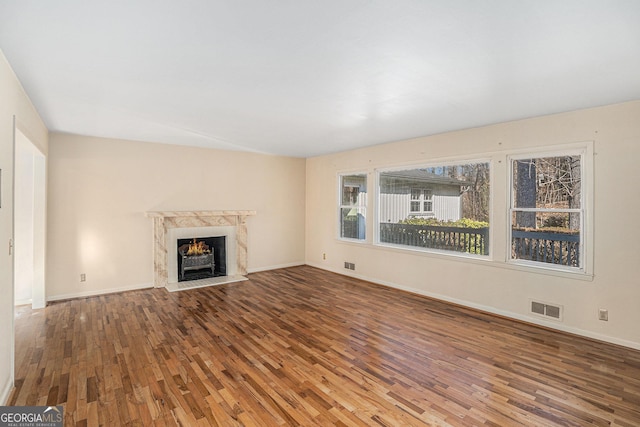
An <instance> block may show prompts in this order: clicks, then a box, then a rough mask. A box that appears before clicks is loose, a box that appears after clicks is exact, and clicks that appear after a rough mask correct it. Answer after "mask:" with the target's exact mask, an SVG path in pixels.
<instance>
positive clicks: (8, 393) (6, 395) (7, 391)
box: [0, 378, 13, 406]
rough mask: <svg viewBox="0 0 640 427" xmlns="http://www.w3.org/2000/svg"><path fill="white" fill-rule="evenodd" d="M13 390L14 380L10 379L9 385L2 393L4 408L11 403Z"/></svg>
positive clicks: (0, 396)
mask: <svg viewBox="0 0 640 427" xmlns="http://www.w3.org/2000/svg"><path fill="white" fill-rule="evenodd" d="M11 390H13V381H12V378H8V381H7V383H6V384H5V385H4V386H3V387H2V390H1V391H0V403H1V404H2V406H6V405H7V403H9V396H11Z"/></svg>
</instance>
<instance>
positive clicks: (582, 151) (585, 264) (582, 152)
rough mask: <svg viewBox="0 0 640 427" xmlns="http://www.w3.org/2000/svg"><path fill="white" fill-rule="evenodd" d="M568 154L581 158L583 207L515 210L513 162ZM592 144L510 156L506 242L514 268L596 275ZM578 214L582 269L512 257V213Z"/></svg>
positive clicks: (552, 148)
mask: <svg viewBox="0 0 640 427" xmlns="http://www.w3.org/2000/svg"><path fill="white" fill-rule="evenodd" d="M569 155H574V156H575V155H579V156H580V186H581V187H580V208H579V209H575V208H574V209H569V208H568V209H541V208H517V209H515V210H514V203H515V201H514V195H513V175H514V174H513V162H514V161H515V160H522V159H531V158H542V157H560V156H569ZM593 158H594V149H593V141H587V142H582V143H576V144H567V145H558V146H554V147H543V148H540V149H530V150H526V151H525V150H518V151H517V152H511V153H508V154H507V165H508V167H507V174H508V177H507V180H506V181H507V221H506V226H507V233H506V236H507V239H506V242H505V243H506V251H505V255H506V259H505V261H506V263H507V265H510V266H513V267H516V268H518V267H522V268H526V269H533V270H546V271H549V272H551V273H553V272H557V273H559V274H562V273H569V274H572V275H585V276H592V275H593V232H594V226H593V209H594V206H593V163H594V160H593ZM515 211H518V212H578V213H580V214H581V215H580V245H579V251H580V255H579V256H580V261H579V263H580V267H569V266H562V265H557V264H550V263H543V262H538V261H528V260H521V259H513V258H512V257H511V244H512V243H511V242H512V231H513V230H512V223H511V218H512V214H513V212H515Z"/></svg>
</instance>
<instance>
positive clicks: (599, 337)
mask: <svg viewBox="0 0 640 427" xmlns="http://www.w3.org/2000/svg"><path fill="white" fill-rule="evenodd" d="M307 265H309V266H311V267H315V268H319V269H321V270H327V271H331V272H332V273H337V274H341V275H343V276H349V277H354V278H356V279H360V280H364V281H367V282H371V283H375V284H377V285H382V286H386V287H389V288H394V289H398V290H401V291H405V292H410V293H412V294H417V295H422V296H425V297H428V298H433V299H436V300H439V301H444V302H449V303H451V304H456V305H460V306H463V307H468V308H472V309H474V310H478V311H482V312H485V313H489V314H495V315H496V316H501V317H507V318H509V319H513V320H517V321H519V322H523V323H529V324H533V325H536V326H540V327H543V328H547V329H553V330H556V331H559V332H565V333H568V334H572V335H579V336H581V337H584V338H589V339H592V340H596V341H602V342H606V343H609V344H615V345H619V346H622V347H627V348H632V349H634V350H640V343H638V342H634V341H628V340H624V339H621V338H616V337H611V336H608V335H603V334H599V333H597V332H592V331H588V330H584V329H580V328H575V327H571V326H567V325H563V324H559V323H557V322H549V321H545V320H543V319H537V318H533V317H529V316H524V315H521V314H519V313H514V312H511V311H507V310H500V309H496V308H495V307H490V306H486V305H482V304H476V303H473V302H470V301H465V300H461V299H457V298H452V297H448V296H446V295H440V294H436V293H432V292H427V291H423V290H421V289H416V288H412V287H409V286H403V285H399V284H397V283H394V282H387V281H385V280H379V279H374V278H371V277H367V276H365V275H362V274H356V273H345V272H343V271H340V270H339V269H333V268H327V267H326V266H323V265H321V264H317V263H307Z"/></svg>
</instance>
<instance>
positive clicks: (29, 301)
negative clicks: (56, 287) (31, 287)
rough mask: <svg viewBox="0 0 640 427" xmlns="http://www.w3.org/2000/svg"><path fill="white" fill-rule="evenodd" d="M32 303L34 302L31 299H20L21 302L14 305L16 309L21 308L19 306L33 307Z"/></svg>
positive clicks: (18, 301)
mask: <svg viewBox="0 0 640 427" xmlns="http://www.w3.org/2000/svg"><path fill="white" fill-rule="evenodd" d="M31 302H32V301H31V298H29V299H20V300H17V301H16V302H15V303H14V305H15V306H16V307H17V306H19V305H31Z"/></svg>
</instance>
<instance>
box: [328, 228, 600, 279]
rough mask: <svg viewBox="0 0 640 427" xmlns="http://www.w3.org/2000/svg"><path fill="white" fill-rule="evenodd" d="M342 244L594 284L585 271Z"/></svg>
mask: <svg viewBox="0 0 640 427" xmlns="http://www.w3.org/2000/svg"><path fill="white" fill-rule="evenodd" d="M338 241H339V242H340V243H347V244H356V245H359V246H361V245H365V246H369V247H371V248H372V249H374V250H380V251H385V252H395V253H398V254H405V255H412V256H420V257H427V258H436V259H441V260H443V261H450V262H465V263H472V264H477V265H482V266H485V267H491V268H501V269H505V270H515V271H523V272H527V273H532V274H541V275H545V276H554V277H561V278H566V279H572V280H580V281H585V282H592V281H593V279H594V275H593V274H590V273H585V272H584V271H583V270H575V271H572V270H561V269H558V268H553V267H546V266H544V265H542V266H538V265H531V264H530V263H525V262H522V261H508V262H505V261H500V260H495V259H492V258H491V255H472V254H466V253H458V252H448V251H438V250H430V251H426V250H422V249H412V248H409V247H404V246H397V245H390V244H385V243H375V244H372V243H371V242H368V241H365V240H355V239H353V240H352V239H338Z"/></svg>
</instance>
